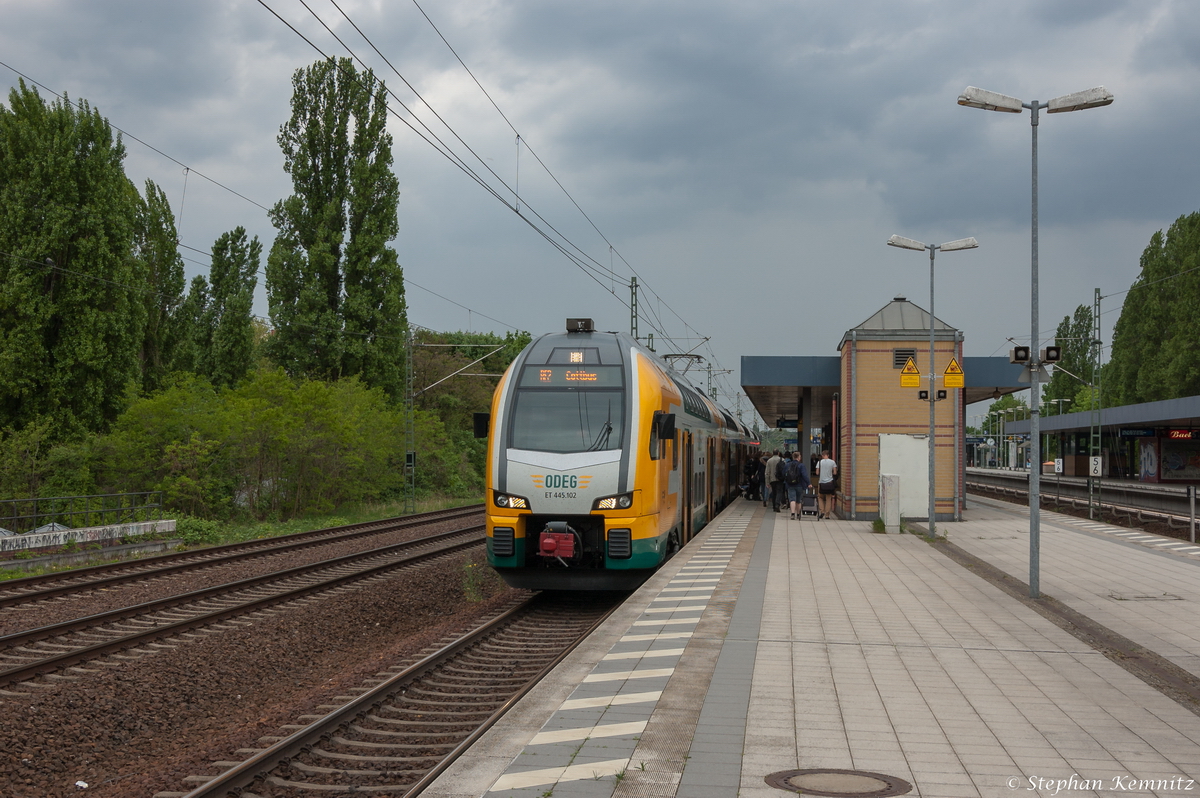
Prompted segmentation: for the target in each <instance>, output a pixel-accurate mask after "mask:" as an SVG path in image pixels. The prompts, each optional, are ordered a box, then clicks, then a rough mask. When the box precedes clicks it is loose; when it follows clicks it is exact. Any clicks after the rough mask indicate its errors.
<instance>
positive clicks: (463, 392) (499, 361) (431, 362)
mask: <svg viewBox="0 0 1200 798" xmlns="http://www.w3.org/2000/svg"><path fill="white" fill-rule="evenodd" d="M413 337H414V349H413V380H414V390H415V391H416V393H417V397H416V406H417V408H418V410H419V411H421V412H419V413H418V416H417V418H418V427H420V419H421V417H422V415H421V414H422V413H425V414H428V415H429V416H430V417H431V418H432V419H434V420H440V426H441V428H440V430H436V431H435V430H433V429H432V428H429V427H428V424H429V422H428V421H427V422H426V436H427V437H426V439H425V440H424V441H421V437H422V435H421V432H420V430H418V442H419V443H420V444H421V445H419V446H418V452H420V453H422V455H424V456H425V457H427V455H426V453H427V452H429V448H428V447H429V446H430V444H431V443H432V442H433V441H435V440H439V439H441V440H446V441H447V442H449V444H450V446H451V450H450V451H448V452H440V453H438V454H437V458H438V459H439V460H440V461H441V462H440V463H439V472H440V473H439V474H437V475H436V476H434V479H435V480H436V481H435V482H432V483H431V482H429V477H430V476H431V475H429V474H425V473H422V471H421V468H424V467H425V463H424V462H422V463H421V468H419V469H418V473H417V479H418V488H419V489H422V490H430V489H433V490H437V489H438V487H437V486H439V485H441V484H444V483H443V482H442V480H443V479H450V480H453V481H455V482H456V484H457V485H458V486H459V487H457V488H455V489H453V490H451V495H463V491H470V490H482V487H483V474H484V470H485V466H486V458H487V441H485V440H480V439H477V438H476V437H475V435H474V420H473V415H474V414H475V413H486V412H488V411H489V410H490V409H491V406H492V394H493V393H494V392H495V390H496V385H497V384H498V383H499V377H488V376H469V375H480V374H485V375H489V374H494V375H499V374H503V373H504V370H505V369H507V368H508V365H509V364H510V363H511V362H512V361H513V360H514V359H515V358H516V356H517V355H518V354H520V353H521V350H522V349H524V348H525V347H526V346H528V345H529V342H530V340H532V339H531V337H530V335H529V333H527V332H515V333H513V332H510V333H508V334H507V335H505V336H504V337H503V338H502V337H500V336H498V335H494V334H492V333H471V332H461V331H460V332H450V333H438V332H433V331H432V330H418V331H417V332H416V334H415V335H414V336H413ZM496 350H498V351H496ZM489 353H491V354H489ZM480 358H483V360H481V361H480V362H478V363H475V361H477V360H480ZM472 363H474V365H472ZM456 372H466V373H459V374H458V375H457V376H451V375H455V374H456ZM434 448H437V447H436V445H435V447H434ZM455 470H458V471H459V472H460V474H461V476H456V475H454V474H453V473H451V472H453V471H455Z"/></svg>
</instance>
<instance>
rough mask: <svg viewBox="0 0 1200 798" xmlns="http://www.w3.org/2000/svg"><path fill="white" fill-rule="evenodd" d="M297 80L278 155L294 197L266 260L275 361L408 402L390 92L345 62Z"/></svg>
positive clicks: (277, 214)
mask: <svg viewBox="0 0 1200 798" xmlns="http://www.w3.org/2000/svg"><path fill="white" fill-rule="evenodd" d="M292 83H293V94H292V116H291V118H290V119H289V120H288V122H287V123H286V124H284V125H283V127H282V128H281V129H280V133H279V146H280V148H281V149H282V150H283V156H284V169H285V170H286V171H287V172H288V173H289V174H290V175H291V176H292V186H293V189H294V191H295V193H294V194H293V195H292V196H290V197H287V198H286V199H284V200H282V201H281V202H279V203H277V204H276V205H275V207H274V208H273V209H272V211H271V221H272V222H273V223H274V225H275V227H276V228H277V229H278V230H279V235H278V237H277V238H276V239H275V243H274V246H272V248H271V254H270V256H269V257H268V259H267V296H268V302H269V306H270V314H271V321H272V324H273V326H274V328H275V334H274V335H273V336H272V337H271V339H270V341H269V347H268V354H269V356H270V357H271V359H272V361H273V362H275V363H277V364H279V365H280V366H282V367H283V368H284V369H285V370H286V371H287V373H288V374H291V375H294V376H304V377H308V378H310V379H326V380H336V379H340V378H343V377H349V376H356V375H357V376H360V377H361V378H362V380H363V381H364V382H365V383H366V384H367V385H369V386H372V387H379V388H382V389H383V390H384V391H385V392H386V393H387V395H388V396H390V397H392V398H393V399H400V398H401V397H402V394H403V382H404V380H403V373H404V372H403V355H404V341H405V335H406V326H407V322H406V319H405V303H404V283H403V274H402V271H401V269H400V266H399V263H398V261H397V259H396V253H395V251H394V250H392V249H391V248H390V247H388V246H387V242H389V241H391V240H392V239H394V238H395V237H396V233H397V231H398V229H399V224H398V221H397V218H396V208H397V204H398V201H399V194H400V190H399V183H398V181H397V180H396V176H395V175H394V174H392V170H391V166H392V153H391V148H392V139H391V136H390V135H389V134H388V132H387V94H386V91H385V89H384V85H383V83H382V82H380V81H377V80H376V79H375V76H374V74H373V73H372V72H371V71H370V70H367V71H366V72H364V73H361V74H360V73H359V72H358V71H357V70H356V69H355V68H354V64H353V62H351V61H350V60H349V59H346V58H342V59H337V60H333V59H330V60H328V61H320V62H317V63H315V64H313V65H312V66H310V67H308V68H307V69H300V70H297V71H296V73H295V75H294V77H293V81H292Z"/></svg>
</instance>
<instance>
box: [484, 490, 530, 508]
mask: <svg viewBox="0 0 1200 798" xmlns="http://www.w3.org/2000/svg"><path fill="white" fill-rule="evenodd" d="M492 501H494V502H495V503H496V506H497V507H506V508H508V509H509V510H528V509H529V500H528V499H526V498H524V497H522V496H511V495H509V494H507V493H496V494H493V496H492Z"/></svg>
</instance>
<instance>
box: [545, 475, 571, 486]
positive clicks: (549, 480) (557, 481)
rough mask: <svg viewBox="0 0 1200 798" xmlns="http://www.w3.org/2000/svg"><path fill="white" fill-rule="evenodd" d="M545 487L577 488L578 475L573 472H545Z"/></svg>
mask: <svg viewBox="0 0 1200 798" xmlns="http://www.w3.org/2000/svg"><path fill="white" fill-rule="evenodd" d="M546 487H547V488H578V487H579V477H577V476H575V475H574V474H547V475H546Z"/></svg>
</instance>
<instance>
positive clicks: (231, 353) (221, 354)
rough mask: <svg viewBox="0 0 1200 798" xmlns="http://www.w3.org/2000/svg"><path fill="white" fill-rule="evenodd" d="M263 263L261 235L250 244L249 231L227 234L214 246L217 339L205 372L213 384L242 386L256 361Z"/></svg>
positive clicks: (210, 311) (212, 321)
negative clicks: (257, 292) (255, 309)
mask: <svg viewBox="0 0 1200 798" xmlns="http://www.w3.org/2000/svg"><path fill="white" fill-rule="evenodd" d="M261 260H262V244H260V243H259V242H258V236H255V237H254V238H253V239H250V240H247V239H246V229H245V228H244V227H240V226H239V227H237V228H235V229H234V230H232V231H231V232H228V233H225V234H224V235H222V236H221V237H220V238H218V239H217V241H216V243H215V244H213V248H212V266H211V267H210V269H209V288H210V293H209V295H208V306H207V308H206V309H205V313H204V320H205V322H206V323H205V326H206V327H207V329H208V330H209V332H210V335H211V338H210V340H209V346H208V351H207V352H206V353H205V357H203V358H202V364H203V369H204V374H206V375H207V376H208V378H209V379H210V380H211V381H212V383H213V385H216V386H229V387H233V386H235V385H237V384H238V382H240V381H241V379H242V378H243V377H245V376H246V373H247V372H248V371H250V366H251V365H252V363H253V361H254V319H253V316H252V315H251V306H252V305H253V304H254V286H256V285H257V284H258V277H257V276H256V274H257V272H258V265H259V262H260V261H261Z"/></svg>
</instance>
